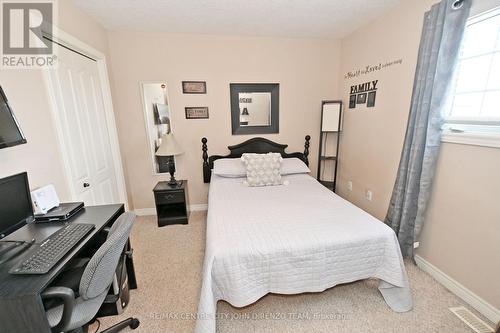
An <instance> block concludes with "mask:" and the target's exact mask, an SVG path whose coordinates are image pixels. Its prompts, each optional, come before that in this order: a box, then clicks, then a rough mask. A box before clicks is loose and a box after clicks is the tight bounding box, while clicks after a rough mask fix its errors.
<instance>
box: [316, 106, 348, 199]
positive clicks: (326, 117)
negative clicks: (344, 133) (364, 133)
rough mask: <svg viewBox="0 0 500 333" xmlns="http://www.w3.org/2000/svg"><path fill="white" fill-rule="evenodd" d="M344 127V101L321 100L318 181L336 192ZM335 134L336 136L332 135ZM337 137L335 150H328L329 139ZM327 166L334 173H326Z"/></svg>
mask: <svg viewBox="0 0 500 333" xmlns="http://www.w3.org/2000/svg"><path fill="white" fill-rule="evenodd" d="M341 128H342V101H323V102H321V127H320V135H319V156H318V181H319V182H320V183H321V184H323V185H324V186H325V187H327V188H328V189H330V190H332V191H333V192H335V190H336V188H337V170H338V164H339V161H338V158H339V144H340V131H341ZM332 136H334V137H332ZM329 139H331V140H332V141H333V140H334V139H336V140H335V141H336V147H335V152H333V154H332V153H331V152H328V151H327V146H328V140H329ZM327 168H329V169H331V171H333V172H332V174H328V175H325V171H326V170H327Z"/></svg>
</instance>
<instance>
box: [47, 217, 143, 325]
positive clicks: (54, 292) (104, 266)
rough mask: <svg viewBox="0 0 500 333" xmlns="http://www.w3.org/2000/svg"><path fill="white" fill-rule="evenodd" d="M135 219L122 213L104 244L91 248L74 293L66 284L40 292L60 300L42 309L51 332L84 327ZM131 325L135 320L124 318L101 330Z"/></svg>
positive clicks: (108, 281) (97, 305) (103, 292)
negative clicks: (56, 304) (58, 303)
mask: <svg viewBox="0 0 500 333" xmlns="http://www.w3.org/2000/svg"><path fill="white" fill-rule="evenodd" d="M134 222H135V215H134V214H132V213H124V214H122V215H121V216H120V217H118V219H117V220H116V221H115V223H114V224H113V225H112V226H111V229H110V231H109V234H108V237H107V239H106V241H105V242H104V244H103V245H102V246H101V247H100V248H99V249H98V250H97V251H96V252H95V254H94V255H93V256H92V258H91V259H90V261H89V262H88V264H87V265H86V267H85V269H84V271H83V274H82V275H81V279H80V284H79V289H78V295H77V296H75V292H74V291H73V289H71V288H69V287H62V286H55V287H49V288H47V289H46V290H45V291H44V292H43V293H42V299H44V300H47V299H48V300H51V299H58V300H60V301H62V303H63V304H61V305H58V306H55V307H53V308H51V309H48V310H47V311H46V315H47V320H48V322H49V324H50V327H51V328H52V332H57V333H59V332H82V331H86V330H87V327H88V325H89V323H90V322H92V321H93V319H94V317H95V315H96V314H97V312H98V311H99V308H100V307H101V305H102V304H103V302H104V299H105V298H106V295H107V294H108V290H109V288H110V286H111V284H112V282H113V278H114V276H115V271H116V269H117V266H118V262H119V260H120V258H121V256H122V253H123V251H124V248H125V245H126V243H127V239H128V237H129V235H130V232H131V230H132V226H133V224H134ZM127 326H128V327H130V328H132V329H135V328H137V327H138V326H139V320H138V319H136V318H128V319H126V320H124V321H122V322H120V323H118V324H116V325H114V326H113V327H111V328H109V329H107V330H105V331H103V333H104V332H106V333H114V332H119V331H120V330H122V329H124V328H125V327H127Z"/></svg>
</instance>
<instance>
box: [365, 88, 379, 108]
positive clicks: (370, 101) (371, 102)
mask: <svg viewBox="0 0 500 333" xmlns="http://www.w3.org/2000/svg"><path fill="white" fill-rule="evenodd" d="M376 98H377V92H376V91H370V92H369V93H368V97H367V98H366V106H367V107H369V108H372V107H374V106H375V100H376Z"/></svg>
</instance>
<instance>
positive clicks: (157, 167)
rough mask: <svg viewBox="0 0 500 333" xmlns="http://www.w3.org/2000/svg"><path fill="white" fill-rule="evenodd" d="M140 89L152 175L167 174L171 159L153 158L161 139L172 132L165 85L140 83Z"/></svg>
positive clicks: (164, 157) (164, 83)
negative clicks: (168, 163)
mask: <svg viewBox="0 0 500 333" xmlns="http://www.w3.org/2000/svg"><path fill="white" fill-rule="evenodd" d="M140 88H141V94H142V102H143V109H144V121H145V125H146V133H147V137H148V144H149V154H150V156H151V163H152V169H153V174H159V173H164V172H168V165H167V162H168V159H169V158H171V157H166V156H155V152H156V150H157V149H158V147H159V146H160V143H161V138H162V137H163V136H164V135H165V134H167V133H170V131H171V130H172V117H171V110H170V105H169V103H168V94H167V88H168V87H167V83H166V82H161V81H158V82H141V83H140Z"/></svg>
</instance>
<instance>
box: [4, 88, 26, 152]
mask: <svg viewBox="0 0 500 333" xmlns="http://www.w3.org/2000/svg"><path fill="white" fill-rule="evenodd" d="M22 143H26V138H25V137H24V134H23V132H22V131H21V127H19V123H18V122H17V120H16V117H15V116H14V113H13V112H12V109H11V108H10V106H9V101H8V100H7V96H5V93H4V92H3V89H2V87H1V86H0V149H1V148H6V147H12V146H15V145H20V144H22Z"/></svg>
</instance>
